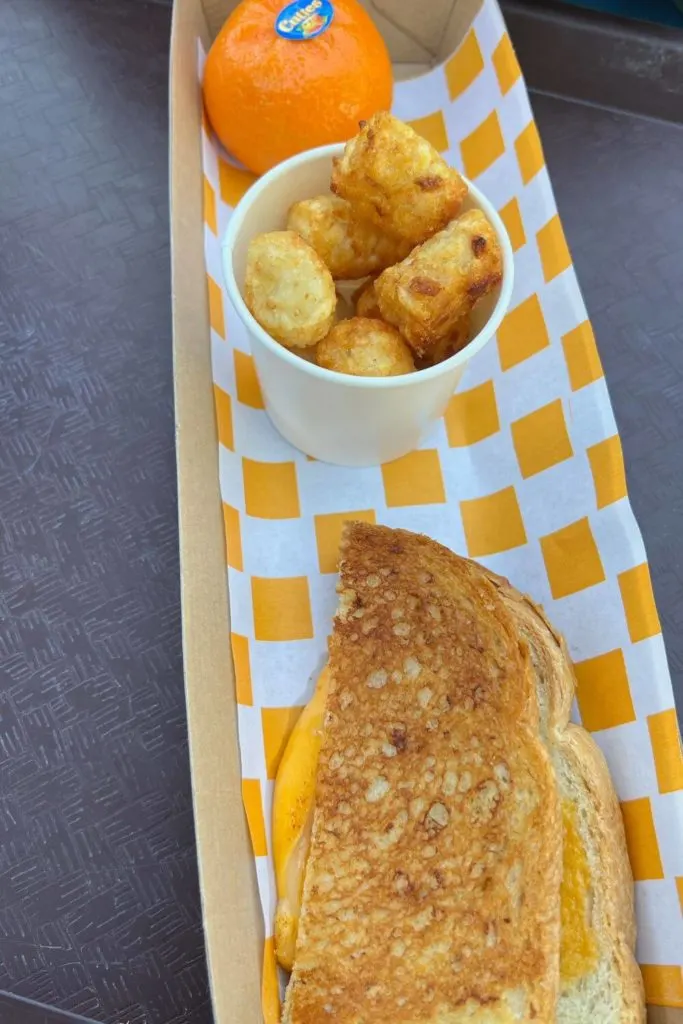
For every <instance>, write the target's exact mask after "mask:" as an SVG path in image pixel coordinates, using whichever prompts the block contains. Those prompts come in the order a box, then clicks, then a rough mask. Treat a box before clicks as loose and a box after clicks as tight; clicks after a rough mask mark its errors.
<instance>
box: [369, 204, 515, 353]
mask: <svg viewBox="0 0 683 1024" xmlns="http://www.w3.org/2000/svg"><path fill="white" fill-rule="evenodd" d="M502 268H503V260H502V254H501V250H500V245H499V244H498V239H497V238H496V234H495V232H494V230H493V228H492V227H491V225H490V224H489V222H488V220H487V219H486V217H485V216H484V214H483V213H482V212H481V210H469V211H468V212H467V213H464V214H463V215H462V216H461V217H459V218H458V219H457V220H454V221H452V222H451V223H450V224H449V225H448V227H447V228H444V230H443V231H440V232H439V233H438V234H436V235H434V237H433V238H430V239H429V241H428V242H425V243H424V245H421V246H418V248H416V249H414V250H413V251H412V252H411V254H410V255H409V256H408V257H407V259H405V260H403V262H402V263H398V264H397V265H396V266H395V267H389V268H388V269H387V270H385V271H384V272H383V273H382V274H380V276H379V277H378V278H377V280H376V281H375V293H376V295H377V301H378V304H379V308H380V311H381V313H382V319H383V320H386V321H387V323H390V324H393V325H394V327H397V328H398V330H399V331H400V332H401V334H402V335H403V337H404V338H405V339H406V341H407V342H408V344H409V345H410V346H411V348H412V349H413V351H414V352H415V353H416V354H417V355H418V356H421V357H429V356H430V354H431V353H432V352H433V351H434V350H435V349H436V348H437V346H438V345H439V343H440V342H443V341H444V340H445V339H447V338H448V337H449V336H450V335H451V334H452V333H453V331H454V329H455V326H456V324H457V323H458V321H459V320H461V319H462V317H464V316H465V315H466V314H468V313H470V312H471V311H472V309H473V308H474V306H475V305H476V303H477V302H478V300H479V299H481V297H482V296H483V295H486V294H487V293H488V292H490V291H491V290H492V289H493V288H495V287H496V285H497V284H499V283H500V280H501V278H502Z"/></svg>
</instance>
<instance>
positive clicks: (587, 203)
mask: <svg viewBox="0 0 683 1024" xmlns="http://www.w3.org/2000/svg"><path fill="white" fill-rule="evenodd" d="M169 21H170V12H169V10H168V8H165V7H164V6H151V5H150V4H148V3H144V2H140V0H59V3H55V2H54V0H0V990H8V991H9V992H11V993H14V994H15V995H22V996H26V997H31V998H33V999H35V1000H39V1001H40V1002H44V1003H51V1004H54V1005H56V1006H60V1007H62V1008H63V1009H64V1010H69V1011H72V1012H76V1013H80V1014H83V1015H85V1016H87V1017H91V1018H94V1019H96V1020H98V1021H102V1022H107V1024H115V1022H122V1024H123V1022H126V1024H143V1022H144V1024H157V1022H160V1024H209V1022H210V1019H211V1014H210V1009H209V1001H208V994H207V986H206V973H205V967H204V959H203V944H202V932H201V920H200V908H199V896H198V890H197V879H196V864H195V856H194V836H193V828H192V812H191V798H190V780H189V770H188V759H187V737H186V731H185V711H184V700H183V684H182V664H181V649H180V611H179V592H178V558H177V524H176V499H175V465H174V451H173V407H172V371H171V337H170V305H169V258H168V209H167V206H168V196H167V120H166V119H167V112H166V104H167V94H166V89H167V49H168V33H169ZM534 104H535V108H536V112H537V115H538V119H539V124H540V128H541V133H542V135H543V139H544V142H545V145H546V150H547V156H548V161H549V164H550V168H551V172H552V174H553V178H554V181H555V186H556V190H557V195H558V200H559V205H560V210H561V212H562V214H563V217H564V221H565V226H566V229H567V234H568V237H569V240H570V243H571V245H572V248H573V250H574V254H575V257H576V263H577V268H578V272H579V277H580V279H581V282H582V284H583V287H584V292H585V296H586V300H587V304H588V307H589V310H590V312H591V314H592V316H593V319H594V323H595V327H596V330H597V334H598V338H599V344H600V350H601V353H602V356H603V361H604V363H605V367H606V372H607V377H608V380H609V383H610V385H611V390H612V396H613V400H614V405H615V408H616V414H617V418H618V421H619V424H620V427H621V431H622V437H623V440H624V447H625V450H626V458H627V464H628V471H629V481H630V485H631V493H632V497H633V502H634V505H635V507H636V511H637V513H638V515H639V517H640V520H641V525H642V527H643V532H644V534H645V539H646V543H647V546H648V550H649V553H650V557H651V561H652V567H653V573H654V581H655V587H656V590H657V596H658V598H659V605H660V611H661V614H662V619H663V621H664V625H665V630H666V633H667V640H668V643H669V651H670V657H671V662H672V668H673V670H674V673H675V675H676V678H677V683H678V686H679V688H680V686H681V677H682V668H683V630H681V628H680V619H681V615H683V611H682V609H683V567H682V565H681V557H682V556H681V549H680V545H679V544H678V543H677V538H678V532H680V525H681V517H682V513H683V483H682V481H683V474H681V458H682V456H681V452H682V451H683V446H682V445H681V438H682V435H683V388H682V387H681V375H682V373H683V345H682V344H681V340H682V338H681V326H680V325H681V324H682V323H683V295H682V294H681V289H680V286H679V283H680V261H681V238H683V132H681V130H680V129H679V128H677V127H674V126H671V125H666V124H662V123H656V122H648V121H644V120H636V119H633V118H631V117H628V116H626V115H623V114H614V113H609V112H605V111H601V110H598V109H594V108H589V107H584V106H578V105H576V104H570V103H566V102H563V101H561V100H557V99H550V98H547V97H541V96H538V97H535V99H534ZM677 261H678V262H677ZM679 692H680V690H679ZM0 1020H2V1021H5V1020H7V1021H17V1022H19V1024H21V1022H26V1024H60V1022H62V1021H64V1020H65V1018H62V1017H61V1016H56V1015H52V1014H50V1013H49V1012H47V1011H45V1012H44V1011H41V1010H37V1009H35V1008H31V1007H30V1006H29V1004H27V1003H22V1004H18V1003H10V1002H8V1001H7V999H6V997H5V996H3V995H2V994H0Z"/></svg>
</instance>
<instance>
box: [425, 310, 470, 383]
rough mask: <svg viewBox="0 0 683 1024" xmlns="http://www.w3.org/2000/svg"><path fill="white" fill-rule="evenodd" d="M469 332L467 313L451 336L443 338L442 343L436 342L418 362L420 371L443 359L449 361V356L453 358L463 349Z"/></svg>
mask: <svg viewBox="0 0 683 1024" xmlns="http://www.w3.org/2000/svg"><path fill="white" fill-rule="evenodd" d="M471 331H472V324H471V321H470V315H469V313H467V314H466V315H465V316H464V317H462V319H460V320H458V322H457V324H456V325H455V327H454V328H453V331H452V332H451V334H449V335H448V337H447V338H444V339H443V341H439V342H437V343H436V345H435V346H434V348H433V349H432V350H431V351H430V353H429V355H428V356H427V358H426V359H423V360H422V361H421V362H420V369H421V370H424V369H426V368H427V367H428V366H436V364H437V363H442V362H443V361H444V359H450V358H451V356H454V355H455V353H456V352H459V351H460V350H461V349H463V348H464V347H465V345H466V344H467V342H468V341H469V340H470V334H471Z"/></svg>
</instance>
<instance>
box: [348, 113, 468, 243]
mask: <svg viewBox="0 0 683 1024" xmlns="http://www.w3.org/2000/svg"><path fill="white" fill-rule="evenodd" d="M332 191H333V192H334V193H335V194H336V195H338V196H341V197H342V198H343V199H347V200H348V201H349V202H350V203H351V205H352V206H353V209H354V213H355V214H356V215H357V216H359V217H362V218H363V219H365V220H368V221H370V222H371V223H372V224H375V225H376V226H377V227H378V228H380V229H382V230H383V231H386V232H388V233H389V234H393V235H396V236H397V237H398V238H402V239H405V240H406V242H408V243H409V244H410V245H411V246H414V245H418V244H419V243H420V242H424V241H426V240H427V239H428V238H431V236H432V235H433V234H435V233H436V232H437V231H440V230H441V228H443V227H445V226H446V224H448V222H449V221H450V220H452V219H453V217H455V216H456V214H457V213H458V211H459V210H460V207H461V206H462V204H463V202H464V200H465V197H466V195H467V185H466V184H465V182H464V181H463V179H462V178H461V177H460V175H459V174H458V172H457V171H456V170H454V169H453V168H452V167H449V166H448V164H447V163H446V161H445V160H444V159H443V158H442V157H441V156H440V155H439V154H438V153H437V151H436V150H435V149H434V147H433V146H432V145H431V144H430V143H429V142H427V141H426V140H425V139H423V138H422V137H421V136H420V135H418V134H417V132H415V131H413V129H412V128H411V127H410V126H409V125H407V124H403V122H402V121H399V120H397V119H396V118H395V117H393V116H392V115H391V114H389V113H387V112H386V111H381V112H380V113H378V114H374V115H373V116H372V117H371V118H370V119H369V121H366V122H364V123H363V124H362V125H361V130H360V131H359V133H358V135H355V136H354V137H353V138H352V139H351V140H350V141H349V142H347V144H346V147H345V148H344V152H343V154H342V155H341V157H338V158H337V159H336V160H335V161H334V164H333V168H332Z"/></svg>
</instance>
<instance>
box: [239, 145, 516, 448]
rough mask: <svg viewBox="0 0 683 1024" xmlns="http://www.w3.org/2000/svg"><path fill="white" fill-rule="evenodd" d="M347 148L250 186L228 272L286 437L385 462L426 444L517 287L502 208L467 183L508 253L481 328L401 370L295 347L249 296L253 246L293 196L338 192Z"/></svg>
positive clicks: (310, 156) (282, 220)
mask: <svg viewBox="0 0 683 1024" xmlns="http://www.w3.org/2000/svg"><path fill="white" fill-rule="evenodd" d="M343 148H344V147H343V145H341V144H340V145H333V146H322V147H321V148H320V149H313V150H309V151H308V152H306V153H300V154H299V155H298V156H294V157H292V158H291V159H290V160H285V161H284V162H283V163H281V164H278V165H277V166H276V167H274V168H273V169H272V170H271V171H268V173H267V174H264V175H263V177H262V178H260V179H259V180H258V181H257V182H256V183H255V184H254V185H252V186H251V188H250V189H249V191H248V192H247V193H246V194H245V195H244V197H243V198H242V200H241V202H240V203H239V204H238V206H237V207H236V209H235V210H234V212H233V213H232V215H231V217H230V222H229V224H228V229H227V231H226V233H225V237H224V239H223V274H224V277H225V284H226V287H227V290H228V296H229V298H230V301H231V302H232V303H233V305H234V307H235V309H236V310H237V313H238V314H239V317H240V319H241V320H242V321H243V323H244V324H245V326H246V328H247V332H248V334H249V339H250V341H251V351H252V355H253V357H254V363H255V366H256V373H257V375H258V379H259V383H260V385H261V391H262V393H263V399H264V402H265V407H266V412H267V413H268V415H269V416H270V419H271V420H272V422H273V424H274V425H275V427H276V428H277V429H278V430H279V432H280V433H281V434H282V436H283V437H284V438H286V440H287V441H289V442H290V443H291V444H293V445H294V446H295V447H296V448H299V449H300V450H301V451H302V452H305V453H306V454H307V455H312V456H313V457H314V458H316V459H320V460H322V461H323V462H333V463H336V464H337V465H342V466H376V465H379V464H380V463H383V462H389V461H391V460H392V459H397V458H399V457H400V456H401V455H405V454H407V452H410V451H412V450H413V449H414V448H416V447H417V446H418V445H419V444H420V441H421V440H422V438H423V437H424V435H425V434H426V433H427V431H428V430H429V429H430V427H431V426H432V425H433V424H434V422H435V421H436V420H437V419H438V418H439V417H440V416H441V415H442V414H443V412H444V410H445V408H446V405H447V404H448V400H449V399H450V397H451V395H452V394H453V391H454V390H455V387H456V385H457V383H458V381H459V380H460V378H461V377H462V374H463V372H464V369H465V365H466V363H467V361H468V360H469V359H471V358H472V356H473V355H475V353H477V352H478V351H479V350H480V349H481V348H483V346H484V345H485V344H486V342H487V341H489V339H490V338H491V337H493V335H494V334H495V332H496V330H497V329H498V327H499V325H500V322H501V320H502V319H503V316H504V315H505V312H506V310H507V308H508V306H509V304H510V296H511V295H512V281H513V256H512V246H511V245H510V239H509V238H508V235H507V232H506V230H505V228H504V226H503V222H502V221H501V219H500V217H499V216H498V214H497V212H496V210H495V209H494V208H493V206H492V205H491V203H490V202H489V201H488V199H486V197H485V196H484V195H482V193H481V192H480V191H479V190H478V189H477V188H475V186H474V185H472V184H471V183H470V182H467V185H468V188H469V195H468V198H467V199H466V201H465V203H464V206H463V210H469V209H471V208H473V207H476V208H478V209H480V210H483V211H484V213H485V214H486V216H487V217H488V219H489V221H490V222H491V224H492V226H493V228H494V230H495V232H496V234H497V236H498V241H499V242H500V246H501V249H502V252H503V279H502V282H501V284H500V285H499V286H498V288H496V289H495V290H494V291H493V292H492V293H491V294H490V295H487V296H486V297H485V298H484V299H482V300H481V302H480V303H479V304H478V306H477V308H476V310H475V311H474V315H473V318H472V320H473V329H474V332H475V333H474V335H473V337H472V340H471V341H470V342H469V344H468V345H466V346H465V348H464V349H463V350H462V351H461V352H458V353H456V355H454V356H452V357H451V358H450V359H446V360H445V361H444V362H443V363H439V364H438V365H437V366H432V367H429V369H427V370H419V371H417V372H416V373H409V374H405V375H404V376H401V377H353V376H350V375H349V374H344V373H336V372H334V371H332V370H325V369H323V368H322V367H320V366H316V365H315V364H314V363H309V362H307V361H306V360H305V359H302V358H301V357H300V356H297V355H295V354H294V353H293V352H289V351H288V350H287V349H286V348H284V346H282V345H280V344H279V342H277V341H275V340H274V339H273V338H271V336H270V335H269V334H268V333H267V331H265V330H264V329H263V328H262V327H261V326H260V324H258V323H257V322H256V320H255V319H254V317H253V316H252V315H251V313H250V312H249V310H248V309H247V307H246V304H245V302H244V299H243V298H242V292H241V289H242V287H243V285H244V271H245V266H246V259H247V247H248V245H249V242H250V241H251V239H252V238H254V236H255V235H258V234H260V233H261V232H263V231H279V230H282V229H284V228H285V226H286V219H287V211H288V210H289V207H290V206H291V205H292V203H294V202H296V201H297V200H299V199H308V198H311V197H313V196H316V195H320V194H321V193H324V192H327V191H329V187H330V174H331V171H332V158H333V157H335V156H339V154H340V153H341V152H342V150H343ZM465 180H466V179H465Z"/></svg>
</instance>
